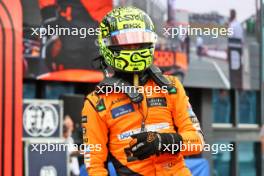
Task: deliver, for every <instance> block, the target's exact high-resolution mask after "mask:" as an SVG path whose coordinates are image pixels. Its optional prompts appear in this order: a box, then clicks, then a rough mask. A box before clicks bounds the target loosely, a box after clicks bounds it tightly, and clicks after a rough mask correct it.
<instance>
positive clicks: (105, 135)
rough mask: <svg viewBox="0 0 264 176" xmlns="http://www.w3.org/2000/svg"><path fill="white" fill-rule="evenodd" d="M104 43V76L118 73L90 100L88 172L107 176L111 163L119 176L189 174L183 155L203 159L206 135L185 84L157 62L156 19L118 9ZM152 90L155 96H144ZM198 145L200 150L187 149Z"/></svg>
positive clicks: (86, 110)
mask: <svg viewBox="0 0 264 176" xmlns="http://www.w3.org/2000/svg"><path fill="white" fill-rule="evenodd" d="M98 39H99V40H98V43H99V47H100V53H101V61H102V67H103V70H108V69H109V68H111V69H112V70H114V73H113V74H111V75H110V74H107V73H106V74H105V79H104V80H103V81H102V82H100V83H99V84H98V86H97V88H96V90H95V91H94V92H92V93H90V94H89V95H88V96H87V97H86V99H85V102H84V107H83V110H82V126H83V140H84V144H85V146H88V147H86V150H85V151H84V162H85V164H86V167H87V171H88V174H89V175H91V176H97V175H98V176H105V175H108V170H107V168H106V164H107V162H108V161H111V162H112V163H113V165H114V167H115V170H116V172H117V174H118V175H125V176H132V175H133V176H136V175H147V176H155V175H159V176H174V175H175V176H190V175H191V172H190V171H189V169H188V168H187V167H186V166H185V164H184V156H188V155H194V154H199V153H201V151H202V146H203V143H204V139H203V135H202V131H201V128H200V124H199V121H198V119H197V117H196V116H195V114H194V113H193V111H192V108H191V105H190V103H189V101H188V97H187V96H186V94H185V91H184V88H183V86H182V84H181V83H180V82H179V80H178V79H177V78H176V77H173V76H164V75H163V74H162V73H161V71H160V70H159V68H157V67H156V66H154V65H153V64H152V63H153V55H154V47H155V42H156V41H157V35H156V33H155V30H154V25H153V23H152V21H151V19H150V17H149V16H148V15H147V14H146V13H145V12H143V11H142V10H140V9H138V8H135V7H119V8H116V9H114V10H112V11H111V12H109V13H108V14H107V15H106V16H105V17H104V18H103V20H102V22H101V23H100V34H99V38H98ZM112 88H115V89H112ZM127 88H130V89H127ZM140 88H141V89H140ZM142 88H143V89H142ZM149 88H151V90H152V94H146V93H145V92H144V91H142V90H146V89H149ZM112 90H119V91H118V92H115V91H112ZM110 91H112V92H110ZM194 145H195V146H200V147H186V146H194ZM183 146H185V147H183Z"/></svg>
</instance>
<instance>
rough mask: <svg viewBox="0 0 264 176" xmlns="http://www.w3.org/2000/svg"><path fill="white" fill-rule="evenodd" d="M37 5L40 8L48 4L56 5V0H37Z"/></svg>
mask: <svg viewBox="0 0 264 176" xmlns="http://www.w3.org/2000/svg"><path fill="white" fill-rule="evenodd" d="M38 2H39V7H40V9H43V8H45V7H48V6H56V5H57V0H39V1H38Z"/></svg>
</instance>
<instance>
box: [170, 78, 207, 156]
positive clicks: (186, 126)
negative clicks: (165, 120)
mask: <svg viewBox="0 0 264 176" xmlns="http://www.w3.org/2000/svg"><path fill="white" fill-rule="evenodd" d="M173 82H174V85H175V87H176V90H177V93H176V94H175V97H176V100H174V105H173V106H174V108H173V112H172V113H173V117H174V125H175V126H176V127H177V132H178V133H179V134H180V135H181V137H182V140H183V144H184V145H187V144H191V145H192V146H193V147H192V148H189V149H188V148H186V149H184V148H182V150H181V154H183V155H194V154H199V153H201V151H202V148H203V147H202V146H203V144H204V138H203V134H202V130H201V128H200V124H199V121H198V119H197V117H196V115H195V114H194V112H193V111H192V107H191V105H190V103H189V98H188V97H187V95H186V93H185V90H184V88H183V85H182V84H181V82H180V81H179V80H178V79H177V78H175V77H174V78H173ZM193 144H194V145H193ZM189 146H190V145H189ZM194 146H197V148H196V147H194Z"/></svg>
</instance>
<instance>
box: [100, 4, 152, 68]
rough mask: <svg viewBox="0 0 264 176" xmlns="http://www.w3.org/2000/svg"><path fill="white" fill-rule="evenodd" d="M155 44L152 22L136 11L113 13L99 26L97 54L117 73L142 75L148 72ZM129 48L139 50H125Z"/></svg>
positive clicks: (129, 8) (123, 10)
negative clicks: (145, 71) (138, 73)
mask: <svg viewBox="0 0 264 176" xmlns="http://www.w3.org/2000/svg"><path fill="white" fill-rule="evenodd" d="M156 40H157V35H156V33H155V31H154V25H153V23H152V20H151V19H150V17H149V16H148V15H147V14H146V13H145V12H143V11H142V10H140V9H138V8H135V7H119V8H116V9H113V10H112V11H111V12H109V13H108V14H107V15H106V16H105V17H104V19H103V20H102V22H101V23H100V34H99V37H98V43H99V47H100V53H101V55H102V56H103V57H104V61H105V63H106V64H107V65H109V66H110V67H112V68H113V69H115V70H118V71H123V72H141V71H144V70H145V69H146V68H148V67H149V66H150V65H151V64H152V62H153V55H154V44H155V43H156ZM131 45H135V46H138V47H136V48H131V47H130V48H128V47H127V46H131Z"/></svg>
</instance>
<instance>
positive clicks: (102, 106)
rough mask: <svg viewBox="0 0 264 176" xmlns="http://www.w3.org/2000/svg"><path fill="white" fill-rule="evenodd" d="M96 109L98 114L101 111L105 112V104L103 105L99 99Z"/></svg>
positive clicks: (102, 101)
mask: <svg viewBox="0 0 264 176" xmlns="http://www.w3.org/2000/svg"><path fill="white" fill-rule="evenodd" d="M96 109H97V111H98V112H101V111H103V110H105V104H104V100H103V99H100V100H99V102H98V103H97V105H96Z"/></svg>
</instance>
